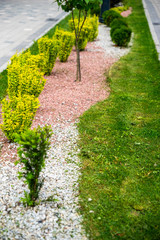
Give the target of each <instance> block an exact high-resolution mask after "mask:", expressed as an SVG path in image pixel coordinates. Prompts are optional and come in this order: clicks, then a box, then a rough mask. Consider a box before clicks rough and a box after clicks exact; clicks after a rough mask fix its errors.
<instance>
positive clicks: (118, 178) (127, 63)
mask: <svg viewBox="0 0 160 240" xmlns="http://www.w3.org/2000/svg"><path fill="white" fill-rule="evenodd" d="M128 4H129V6H132V8H133V13H132V14H131V15H130V16H129V17H128V24H129V26H130V27H131V28H132V30H133V32H134V43H133V47H132V49H131V52H130V53H129V54H128V55H127V56H125V57H123V58H121V60H120V61H118V62H117V63H115V64H114V65H113V67H112V68H111V70H110V72H109V75H108V77H107V81H108V82H109V84H110V88H111V94H110V97H109V98H108V99H106V100H105V101H103V102H99V103H98V104H96V105H95V106H93V107H91V108H90V109H89V110H88V111H87V112H85V113H84V114H83V116H82V117H81V118H80V123H79V125H78V127H79V132H80V137H81V138H80V143H79V144H80V147H81V153H80V156H81V159H82V163H81V164H82V175H81V178H80V180H79V184H80V186H79V187H80V204H81V213H82V214H83V217H84V226H85V228H86V231H87V232H88V234H89V236H90V238H89V239H93V240H94V239H101V240H102V239H105V240H110V239H126V240H130V239H132V240H142V239H145V240H158V239H160V208H159V202H160V174H159V171H160V146H159V145H160V144H159V137H160V119H159V114H160V92H159V89H160V63H159V61H158V60H157V53H156V50H155V46H154V43H153V40H152V37H151V34H150V32H149V28H148V23H147V21H146V18H145V15H144V11H143V6H142V2H141V1H139V0H128Z"/></svg>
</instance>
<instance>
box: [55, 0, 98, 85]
mask: <svg viewBox="0 0 160 240" xmlns="http://www.w3.org/2000/svg"><path fill="white" fill-rule="evenodd" d="M55 1H56V2H57V3H58V5H59V6H61V7H62V9H63V10H64V11H66V12H69V11H71V12H72V19H73V24H74V32H75V39H76V44H75V47H76V53H77V73H76V81H81V67H80V53H79V48H78V41H79V37H80V34H81V30H82V28H83V25H84V23H85V20H86V17H87V13H88V11H89V10H90V9H94V7H95V6H97V4H101V3H102V0H78V1H77V0H55ZM74 9H77V10H78V26H76V24H75V16H74V11H73V10H74ZM82 15H83V21H82V22H81V16H82Z"/></svg>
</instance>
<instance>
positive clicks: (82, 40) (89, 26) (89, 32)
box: [69, 15, 98, 51]
mask: <svg viewBox="0 0 160 240" xmlns="http://www.w3.org/2000/svg"><path fill="white" fill-rule="evenodd" d="M74 22H75V26H76V28H77V27H78V19H77V18H76V19H75V20H74ZM82 22H83V19H81V20H80V26H81V25H82ZM69 26H70V28H71V30H72V31H74V23H73V20H72V19H71V20H69ZM97 35H98V17H97V16H96V15H94V16H93V17H91V16H89V17H87V18H86V21H85V23H84V25H83V28H82V30H81V34H80V37H79V41H78V47H79V50H81V51H82V50H84V49H85V47H86V45H87V42H88V41H94V40H95V39H96V37H97Z"/></svg>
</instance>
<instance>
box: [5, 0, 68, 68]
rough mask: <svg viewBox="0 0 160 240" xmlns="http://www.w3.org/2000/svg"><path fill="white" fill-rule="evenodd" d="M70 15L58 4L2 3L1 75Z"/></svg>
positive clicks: (38, 0)
mask: <svg viewBox="0 0 160 240" xmlns="http://www.w3.org/2000/svg"><path fill="white" fill-rule="evenodd" d="M66 15H67V13H65V12H64V11H62V9H60V8H58V6H57V4H56V3H55V2H54V0H0V72H1V71H3V70H4V69H5V68H6V67H7V64H8V61H9V60H10V58H11V57H12V56H13V54H15V52H16V51H18V52H21V51H22V50H24V49H26V48H28V47H29V46H31V45H32V44H33V42H34V41H35V40H37V39H38V38H40V37H41V36H42V35H44V34H45V33H46V32H47V31H49V29H51V28H52V27H53V26H55V25H56V24H57V23H58V22H59V21H60V20H61V19H63V18H64V17H65V16H66Z"/></svg>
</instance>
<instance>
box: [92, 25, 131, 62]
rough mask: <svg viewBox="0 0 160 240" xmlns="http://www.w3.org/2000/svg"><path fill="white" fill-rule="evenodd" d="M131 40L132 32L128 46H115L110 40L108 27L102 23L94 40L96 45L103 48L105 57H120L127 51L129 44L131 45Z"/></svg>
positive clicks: (129, 47)
mask: <svg viewBox="0 0 160 240" xmlns="http://www.w3.org/2000/svg"><path fill="white" fill-rule="evenodd" d="M132 41H133V34H132V37H131V41H130V43H129V45H128V47H126V48H124V47H117V46H115V44H114V43H113V42H112V40H111V37H110V28H109V27H107V26H106V25H104V24H100V25H99V34H98V38H97V41H95V44H96V45H97V46H98V47H101V48H103V50H104V52H105V55H106V57H112V58H117V59H119V58H121V57H122V56H124V55H126V54H127V53H129V51H130V49H131V46H132Z"/></svg>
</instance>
